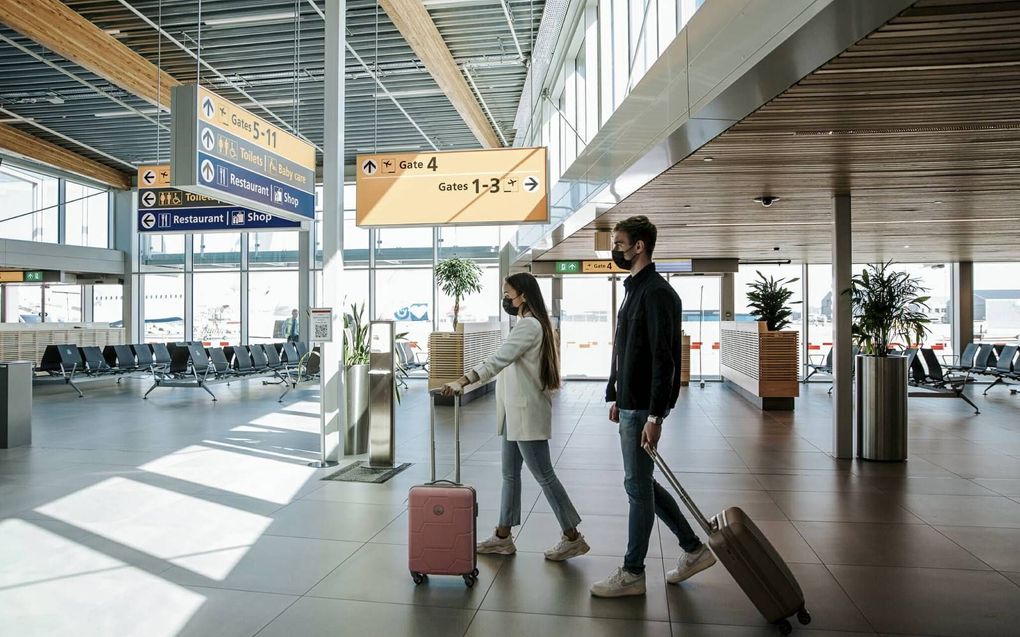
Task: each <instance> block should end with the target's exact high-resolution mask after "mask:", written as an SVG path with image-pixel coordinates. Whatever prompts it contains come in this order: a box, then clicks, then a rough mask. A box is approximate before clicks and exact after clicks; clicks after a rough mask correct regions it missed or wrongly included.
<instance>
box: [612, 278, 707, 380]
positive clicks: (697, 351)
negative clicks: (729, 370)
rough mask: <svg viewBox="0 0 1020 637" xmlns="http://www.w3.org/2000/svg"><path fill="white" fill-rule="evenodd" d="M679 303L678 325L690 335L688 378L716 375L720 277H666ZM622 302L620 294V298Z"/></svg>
mask: <svg viewBox="0 0 1020 637" xmlns="http://www.w3.org/2000/svg"><path fill="white" fill-rule="evenodd" d="M669 283H670V285H672V286H673V289H674V290H676V292H677V295H679V296H680V303H681V305H682V306H683V321H682V322H681V328H682V329H683V332H684V334H686V335H687V336H690V337H691V378H692V379H695V378H702V377H705V378H715V377H717V376H719V328H720V325H719V321H720V307H719V303H720V300H721V298H722V297H721V291H722V279H721V278H720V277H718V276H682V275H674V276H670V277H669ZM620 301H621V302H622V301H623V297H622V296H621V297H620Z"/></svg>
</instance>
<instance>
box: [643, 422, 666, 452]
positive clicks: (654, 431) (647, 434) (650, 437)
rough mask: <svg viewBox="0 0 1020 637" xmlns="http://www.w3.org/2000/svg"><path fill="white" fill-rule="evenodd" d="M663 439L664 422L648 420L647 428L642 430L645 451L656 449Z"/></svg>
mask: <svg viewBox="0 0 1020 637" xmlns="http://www.w3.org/2000/svg"><path fill="white" fill-rule="evenodd" d="M661 437H662V420H661V419H659V420H652V419H648V421H647V422H645V428H644V429H642V430H641V446H642V447H644V448H645V449H648V448H652V449H654V448H655V447H656V446H657V445H658V444H659V438H661Z"/></svg>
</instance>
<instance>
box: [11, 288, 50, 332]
mask: <svg viewBox="0 0 1020 637" xmlns="http://www.w3.org/2000/svg"><path fill="white" fill-rule="evenodd" d="M3 294H4V299H5V303H6V306H7V308H6V312H7V314H6V316H4V322H5V323H39V322H41V321H42V296H43V289H42V286H41V285H11V284H7V285H4V286H3Z"/></svg>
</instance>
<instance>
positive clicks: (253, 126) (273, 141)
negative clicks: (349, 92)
mask: <svg viewBox="0 0 1020 637" xmlns="http://www.w3.org/2000/svg"><path fill="white" fill-rule="evenodd" d="M171 97H172V108H173V127H172V134H173V143H172V145H171V166H172V167H173V171H172V178H173V181H172V185H173V186H174V187H175V188H180V189H181V190H186V191H188V192H193V193H196V194H201V195H206V196H209V197H213V198H215V199H218V200H220V201H223V202H225V203H227V204H229V205H235V206H243V207H245V208H250V209H252V210H257V211H261V212H265V213H269V214H271V215H273V216H275V217H281V218H283V219H288V220H290V221H310V220H311V219H313V218H314V216H315V147H314V146H313V145H312V144H310V143H309V142H307V141H305V140H303V139H301V138H300V137H297V136H296V135H292V134H290V133H288V132H287V131H285V130H282V129H281V128H279V127H278V126H276V125H275V124H272V123H270V122H269V121H267V120H264V119H262V118H261V117H258V116H256V115H254V114H252V113H250V112H249V111H247V110H245V109H243V108H241V107H239V106H237V105H236V104H234V103H233V102H231V101H230V100H227V99H224V98H222V97H220V96H219V95H216V94H215V93H212V92H211V91H208V90H206V89H204V88H201V87H199V86H196V85H194V84H187V85H182V86H177V87H175V88H174V89H173V92H172V94H171Z"/></svg>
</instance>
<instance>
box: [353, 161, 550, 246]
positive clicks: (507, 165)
mask: <svg viewBox="0 0 1020 637" xmlns="http://www.w3.org/2000/svg"><path fill="white" fill-rule="evenodd" d="M355 172H356V175H357V214H356V221H357V225H358V226H360V227H392V226H438V225H486V224H515V225H516V224H523V223H548V222H549V179H548V168H547V159H546V149H545V148H496V149H488V150H469V151H451V152H442V153H376V154H372V155H358V157H357V162H356V171H355Z"/></svg>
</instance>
